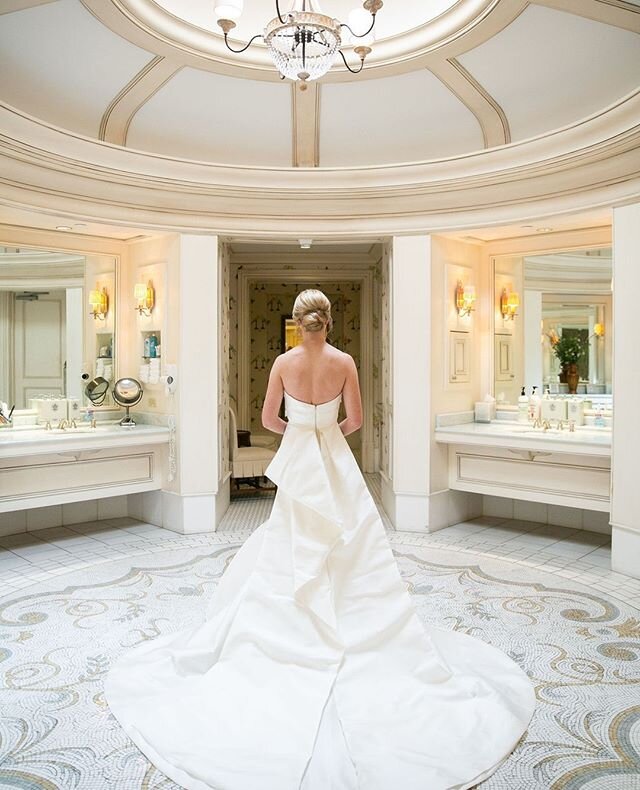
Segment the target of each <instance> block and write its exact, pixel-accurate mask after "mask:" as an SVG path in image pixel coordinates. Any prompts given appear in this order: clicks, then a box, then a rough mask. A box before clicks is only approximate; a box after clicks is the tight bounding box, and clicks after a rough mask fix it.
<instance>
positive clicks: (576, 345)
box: [552, 336, 589, 368]
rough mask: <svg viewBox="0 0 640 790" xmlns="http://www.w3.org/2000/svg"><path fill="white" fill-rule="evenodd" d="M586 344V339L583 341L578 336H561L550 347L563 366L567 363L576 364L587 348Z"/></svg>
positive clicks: (566, 365)
mask: <svg viewBox="0 0 640 790" xmlns="http://www.w3.org/2000/svg"><path fill="white" fill-rule="evenodd" d="M588 345H589V343H588V341H584V340H582V339H581V338H579V337H575V336H574V337H565V336H561V337H559V338H558V340H557V341H556V342H555V343H554V344H553V345H552V348H553V353H554V354H555V355H556V357H557V358H558V361H559V362H560V365H561V366H562V367H563V368H564V367H568V366H569V365H576V364H577V363H578V362H579V361H580V358H581V357H582V355H583V354H584V353H585V351H586V350H587V346H588Z"/></svg>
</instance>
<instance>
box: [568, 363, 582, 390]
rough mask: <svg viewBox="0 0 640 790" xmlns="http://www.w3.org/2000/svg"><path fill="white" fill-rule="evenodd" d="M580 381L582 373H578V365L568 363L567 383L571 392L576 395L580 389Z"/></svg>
mask: <svg viewBox="0 0 640 790" xmlns="http://www.w3.org/2000/svg"><path fill="white" fill-rule="evenodd" d="M579 381H580V374H579V373H578V366H577V365H576V364H575V363H574V364H572V365H567V385H568V387H569V394H570V395H575V394H576V392H577V391H578V382H579Z"/></svg>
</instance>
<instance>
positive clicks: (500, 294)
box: [494, 247, 612, 405]
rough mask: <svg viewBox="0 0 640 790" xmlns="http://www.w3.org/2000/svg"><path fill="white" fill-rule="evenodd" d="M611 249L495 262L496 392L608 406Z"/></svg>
mask: <svg viewBox="0 0 640 790" xmlns="http://www.w3.org/2000/svg"><path fill="white" fill-rule="evenodd" d="M611 282H612V254H611V248H610V247H605V248H593V249H582V250H567V251H564V252H556V253H552V254H541V255H526V256H522V257H500V258H496V259H495V260H494V304H495V310H494V395H495V398H496V401H497V402H498V404H505V405H506V404H509V405H515V404H517V401H518V396H519V394H520V391H521V388H522V387H523V386H524V387H526V394H527V395H529V394H530V393H531V390H532V388H533V386H536V387H537V388H538V392H539V393H540V394H541V395H542V394H543V393H544V392H549V393H550V395H571V396H575V397H579V398H583V399H585V400H587V399H588V400H591V401H592V402H594V403H597V404H602V405H610V404H611V400H612V392H611V373H612V370H611V357H612V342H611V341H612V293H611Z"/></svg>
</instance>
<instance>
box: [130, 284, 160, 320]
mask: <svg viewBox="0 0 640 790" xmlns="http://www.w3.org/2000/svg"><path fill="white" fill-rule="evenodd" d="M133 297H134V299H135V300H136V306H135V309H136V310H137V311H138V313H140V315H147V316H149V315H151V313H152V311H153V307H154V305H155V303H156V293H155V291H154V290H153V285H152V284H151V280H149V282H148V283H147V284H146V285H145V284H144V283H136V285H135V287H134V289H133Z"/></svg>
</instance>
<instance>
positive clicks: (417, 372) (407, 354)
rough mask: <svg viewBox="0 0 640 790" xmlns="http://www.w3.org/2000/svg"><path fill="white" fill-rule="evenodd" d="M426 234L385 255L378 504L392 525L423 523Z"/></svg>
mask: <svg viewBox="0 0 640 790" xmlns="http://www.w3.org/2000/svg"><path fill="white" fill-rule="evenodd" d="M430 256H431V239H430V237H429V236H400V237H395V238H394V239H393V242H392V249H391V256H390V262H389V265H390V272H389V274H390V277H389V283H390V291H391V294H390V313H391V316H390V317H391V321H390V331H391V338H390V344H389V345H390V355H391V396H392V397H391V404H392V411H391V455H392V458H391V464H390V468H391V479H390V480H387V481H385V480H384V479H383V504H384V508H385V510H386V512H387V514H388V515H389V518H390V519H391V521H392V523H393V524H394V526H395V527H396V529H406V530H413V531H423V530H426V529H427V526H428V523H429V436H430V425H429V414H430V396H431V393H430V384H431V375H430V360H431V353H430V326H431V267H430Z"/></svg>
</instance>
